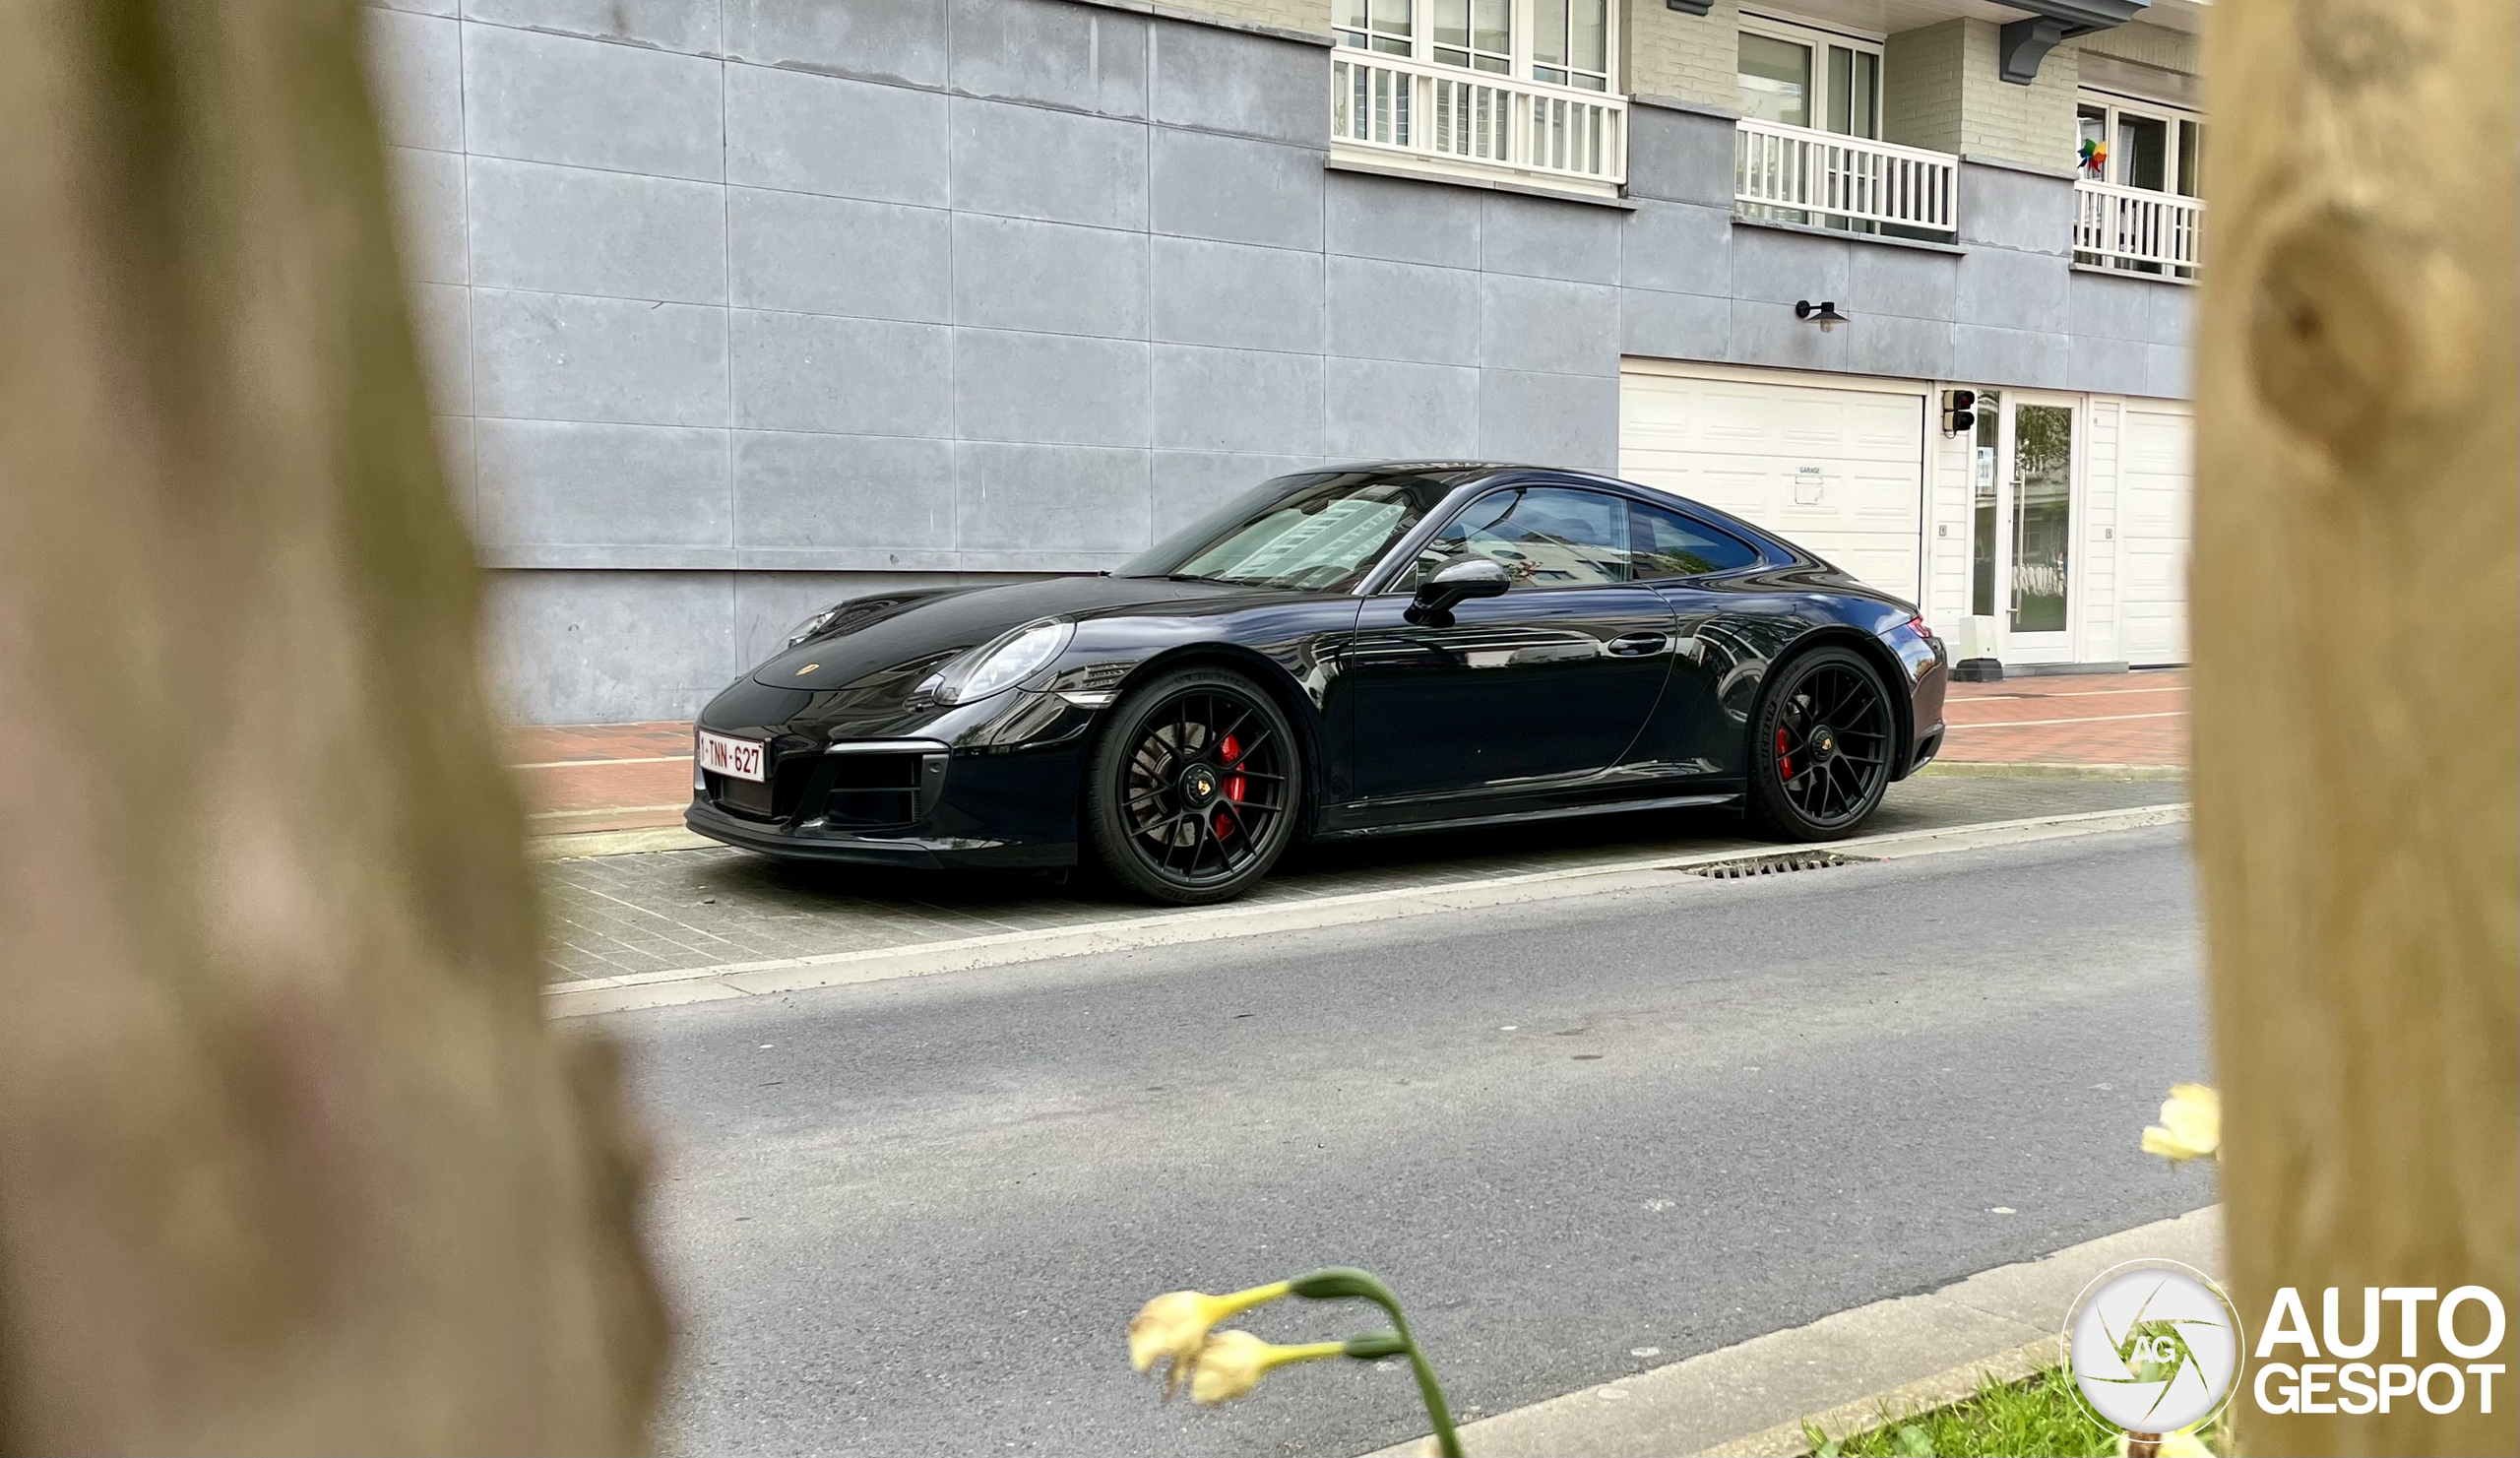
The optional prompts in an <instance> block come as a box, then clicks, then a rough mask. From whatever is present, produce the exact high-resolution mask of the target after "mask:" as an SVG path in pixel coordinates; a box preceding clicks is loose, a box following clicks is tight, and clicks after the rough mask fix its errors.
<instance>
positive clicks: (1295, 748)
mask: <svg viewBox="0 0 2520 1458" xmlns="http://www.w3.org/2000/svg"><path fill="white" fill-rule="evenodd" d="M1303 783H1304V782H1303V753H1302V746H1301V745H1300V744H1299V743H1298V742H1297V741H1296V739H1295V734H1294V727H1293V726H1292V725H1291V724H1289V723H1288V722H1287V716H1286V714H1285V712H1284V711H1282V710H1280V709H1279V707H1278V705H1277V701H1276V700H1275V699H1273V698H1271V697H1270V696H1269V693H1268V691H1267V690H1265V689H1263V688H1261V687H1260V685H1258V684H1256V683H1254V682H1252V681H1251V680H1250V679H1249V678H1246V677H1244V676H1243V675H1242V674H1240V673H1236V672H1232V671H1230V670H1227V669H1220V668H1184V669H1181V670H1179V671H1176V672H1171V673H1166V674H1164V675H1162V676H1161V677H1158V678H1156V679H1155V680H1154V681H1152V682H1150V683H1148V684H1146V685H1145V686H1143V687H1141V688H1138V689H1136V690H1134V691H1132V692H1131V693H1130V694H1129V695H1128V696H1127V697H1125V698H1123V699H1122V700H1120V702H1119V703H1118V704H1116V705H1114V706H1113V707H1112V710H1111V717H1110V718H1109V719H1108V720H1107V721H1105V722H1104V724H1103V731H1102V733H1101V734H1100V735H1099V736H1098V738H1097V739H1096V741H1095V745H1094V750H1093V752H1092V753H1091V754H1090V755H1088V756H1087V758H1086V767H1085V797H1084V805H1083V809H1084V819H1085V839H1086V846H1087V851H1088V853H1089V856H1090V857H1091V860H1092V863H1093V865H1094V868H1095V869H1097V870H1099V871H1100V872H1101V873H1102V874H1103V876H1104V877H1106V878H1108V879H1109V880H1110V881H1111V882H1113V883H1114V884H1116V885H1117V886H1118V887H1119V888H1120V889H1121V890H1123V891H1126V892H1128V893H1129V894H1131V895H1133V896H1136V897H1139V898H1141V899H1143V900H1147V901H1152V902H1157V903H1161V904H1163V905H1166V906H1204V905H1207V904H1209V903H1211V902H1219V901H1230V900H1231V899H1233V898H1234V897H1237V896H1240V895H1241V894H1242V893H1243V892H1245V891H1248V890H1250V889H1251V887H1252V886H1253V885H1254V884H1255V883H1257V882H1258V881H1259V879H1260V878H1261V877H1262V876H1265V875H1267V874H1268V873H1269V868H1270V867H1271V866H1273V865H1276V864H1277V863H1278V857H1279V856H1281V855H1283V854H1285V852H1286V849H1287V846H1288V843H1289V842H1291V841H1292V840H1293V839H1294V832H1295V824H1296V821H1297V820H1298V819H1299V818H1300V816H1299V814H1298V812H1299V811H1300V810H1301V808H1302V805H1303V790H1302V787H1303Z"/></svg>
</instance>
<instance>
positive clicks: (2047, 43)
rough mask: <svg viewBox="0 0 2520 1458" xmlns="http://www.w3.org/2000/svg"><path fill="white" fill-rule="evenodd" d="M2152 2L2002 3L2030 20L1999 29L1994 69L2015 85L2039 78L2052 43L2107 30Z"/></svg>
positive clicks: (2035, 0)
mask: <svg viewBox="0 0 2520 1458" xmlns="http://www.w3.org/2000/svg"><path fill="white" fill-rule="evenodd" d="M2151 3H2152V0H2003V4H2004V6H2005V8H2006V9H2010V10H2026V11H2028V12H2030V19H2028V20H2019V21H2014V22H2012V23H2011V24H2010V25H2007V26H2005V27H2004V28H2003V32H2002V35H2001V37H2000V39H1999V40H1998V41H1997V43H1996V46H1995V69H1996V71H1997V73H1998V74H1999V75H2001V76H2002V77H2003V79H2004V80H2006V81H2009V82H2011V83H2012V84H2013V85H2015V86H2028V85H2030V84H2031V83H2032V82H2034V81H2037V80H2038V79H2039V63H2040V62H2041V61H2044V60H2046V59H2047V52H2049V51H2051V50H2053V49H2055V48H2056V42H2058V41H2060V40H2070V39H2072V38H2073V37H2075V36H2077V35H2088V34H2090V33H2091V32H2094V31H2107V30H2110V29H2112V28H2114V27H2117V26H2122V25H2124V24H2126V23H2127V22H2128V21H2131V20H2133V19H2134V18H2135V16H2136V14H2137V13H2138V12H2139V11H2142V10H2143V9H2144V8H2145V7H2146V6H2148V5H2150V4H2151Z"/></svg>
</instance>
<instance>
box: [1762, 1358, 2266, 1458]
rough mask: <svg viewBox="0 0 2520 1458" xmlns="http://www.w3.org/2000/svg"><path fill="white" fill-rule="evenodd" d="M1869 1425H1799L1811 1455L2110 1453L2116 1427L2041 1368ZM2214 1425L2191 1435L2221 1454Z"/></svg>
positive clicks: (2094, 1457)
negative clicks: (1845, 1428)
mask: <svg viewBox="0 0 2520 1458" xmlns="http://www.w3.org/2000/svg"><path fill="white" fill-rule="evenodd" d="M1880 1417H1881V1421H1880V1422H1879V1423H1878V1424H1877V1425H1876V1426H1871V1427H1867V1428H1863V1429H1860V1430H1859V1431H1856V1432H1851V1433H1844V1434H1841V1435H1839V1436H1837V1437H1831V1436H1829V1435H1828V1434H1827V1433H1825V1432H1822V1431H1821V1430H1820V1429H1819V1428H1817V1427H1815V1426H1812V1425H1810V1424H1808V1423H1806V1424H1804V1425H1803V1427H1802V1432H1803V1436H1804V1437H1805V1438H1806V1439H1807V1440H1808V1441H1809V1442H1810V1444H1811V1453H1812V1455H1813V1458H2116V1455H2117V1451H2118V1448H2117V1437H2118V1434H2117V1431H2116V1429H2114V1428H2110V1427H2105V1426H2102V1425H2101V1424H2100V1422H2099V1421H2098V1420H2096V1419H2094V1418H2093V1417H2092V1416H2091V1414H2090V1413H2089V1412H2088V1411H2087V1410H2086V1409H2085V1408H2084V1407H2083V1405H2082V1402H2081V1399H2080V1398H2079V1397H2078V1396H2077V1395H2076V1394H2075V1392H2074V1381H2073V1378H2072V1377H2070V1376H2068V1375H2067V1374H2066V1373H2065V1372H2064V1370H2063V1369H2062V1368H2059V1367H2053V1366H2051V1367H2046V1368H2043V1369H2042V1370H2040V1371H2039V1372H2038V1373H2036V1374H2034V1375H2033V1376H2031V1377H2029V1378H2027V1379H2026V1380H2023V1381H2019V1382H1997V1381H1994V1380H1992V1379H1991V1378H1989V1379H1987V1380H1985V1381H1983V1382H1981V1383H1980V1384H1979V1387H1978V1395H1977V1396H1975V1397H1972V1398H1968V1399H1965V1400H1963V1401H1961V1402H1956V1403H1953V1404H1951V1405H1950V1406H1948V1407H1942V1408H1935V1409H1932V1410H1930V1411H1927V1412H1922V1413H1909V1414H1898V1413H1893V1412H1891V1411H1889V1409H1888V1408H1886V1407H1885V1408H1883V1409H1882V1411H1881V1415H1880ZM2220 1426H2221V1425H2220V1424H2219V1423H2217V1424H2214V1425H2211V1426H2208V1427H2207V1428H2206V1429H2205V1431H2204V1432H2203V1433H2201V1434H2199V1435H2200V1436H2201V1437H2203V1438H2204V1439H2205V1442H2206V1444H2207V1446H2209V1447H2211V1448H2213V1449H2214V1451H2216V1452H2221V1451H2223V1445H2222V1442H2221V1433H2220V1432H2219V1431H2218V1430H2217V1429H2218V1428H2219V1427H2220Z"/></svg>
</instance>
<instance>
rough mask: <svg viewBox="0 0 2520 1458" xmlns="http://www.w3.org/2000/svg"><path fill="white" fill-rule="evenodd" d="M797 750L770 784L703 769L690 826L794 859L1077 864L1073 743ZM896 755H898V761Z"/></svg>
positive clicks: (928, 865)
mask: <svg viewBox="0 0 2520 1458" xmlns="http://www.w3.org/2000/svg"><path fill="white" fill-rule="evenodd" d="M873 747H874V746H868V745H861V744H853V743H850V742H847V741H843V742H841V743H838V744H835V745H832V746H830V748H829V749H827V750H823V751H820V752H817V751H815V750H812V749H810V748H800V747H790V748H788V751H787V752H786V753H784V754H777V755H776V757H775V758H773V760H772V761H771V768H770V774H771V777H772V778H771V781H770V782H769V786H768V787H766V788H767V789H769V791H770V792H771V793H770V794H769V795H768V796H766V798H767V803H765V802H764V798H765V797H764V796H763V795H762V791H761V789H756V788H754V787H750V786H743V785H728V784H727V783H725V782H724V781H722V780H720V779H719V777H718V776H716V775H703V776H701V777H700V780H701V783H700V784H699V785H697V786H696V787H695V788H694V790H693V792H692V798H691V806H690V808H689V809H687V810H685V811H684V812H683V824H684V825H686V826H688V827H690V828H691V829H692V830H693V831H695V832H697V833H698V834H700V835H704V836H707V837H709V838H710V839H711V840H715V841H721V842H724V843H725V844H726V845H729V846H735V847H739V848H741V849H743V850H746V851H757V852H760V853H762V854H764V855H769V856H784V857H787V858H789V859H797V860H825V861H839V862H846V863H851V864H857V865H891V866H905V867H913V868H920V869H943V868H949V867H969V868H1001V869H1026V868H1038V867H1057V866H1066V865H1073V864H1075V863H1076V840H1077V836H1076V810H1077V783H1078V782H1077V774H1078V769H1079V755H1078V752H1077V750H1076V748H1075V747H1074V746H1053V747H1050V748H1047V749H1040V750H1033V751H1017V752H1006V751H997V752H989V751H978V752H972V751H963V750H954V749H949V748H947V746H945V745H944V744H942V743H926V744H922V745H901V744H896V743H887V744H884V745H883V746H881V748H880V749H878V750H877V752H873V753H868V752H863V751H865V750H867V749H869V748H873ZM890 761H903V762H904V763H901V764H899V765H898V767H896V766H895V765H894V764H892V763H888V762H890Z"/></svg>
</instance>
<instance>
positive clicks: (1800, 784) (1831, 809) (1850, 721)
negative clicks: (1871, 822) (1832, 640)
mask: <svg viewBox="0 0 2520 1458" xmlns="http://www.w3.org/2000/svg"><path fill="white" fill-rule="evenodd" d="M1897 744H1898V721H1897V720H1896V719H1895V718H1893V717H1892V715H1891V712H1890V693H1889V690H1888V689H1886V688H1884V687H1883V686H1882V682H1881V674H1880V673H1879V672H1878V671H1876V670H1875V669H1874V668H1873V666H1872V665H1870V664H1869V663H1866V662H1865V661H1864V659H1863V657H1862V656H1861V655H1860V654H1859V653H1857V652H1856V651H1855V650H1853V649H1849V648H1835V647H1830V648H1819V649H1814V650H1812V651H1811V652H1809V653H1806V654H1801V655H1799V656H1797V657H1796V658H1794V659H1791V660H1789V661H1788V662H1787V663H1786V664H1785V666H1783V667H1782V668H1780V669H1778V670H1777V675H1776V677H1775V678H1774V679H1772V680H1771V681H1770V683H1769V685H1768V691H1767V693H1766V694H1765V695H1764V696H1763V697H1762V698H1761V700H1760V703H1759V712H1758V714H1757V717H1756V718H1754V719H1753V720H1752V721H1751V727H1750V765H1749V771H1750V785H1749V810H1750V818H1751V820H1752V822H1753V823H1755V824H1756V825H1757V826H1758V827H1759V828H1760V829H1762V830H1764V831H1766V832H1767V833H1768V834H1770V835H1772V836H1774V837H1775V838H1776V839H1779V840H1788V841H1825V840H1834V839H1835V838H1837V837H1839V836H1843V835H1850V834H1853V833H1854V831H1855V829H1856V827H1857V826H1859V825H1860V824H1862V823H1863V821H1864V819H1865V818H1866V817H1868V816H1869V815H1871V814H1872V812H1873V811H1874V810H1876V809H1879V808H1880V806H1881V796H1882V794H1883V793H1884V792H1887V791H1888V790H1889V789H1890V757H1891V753H1892V751H1893V749H1894V748H1895V747H1896V746H1897Z"/></svg>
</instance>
